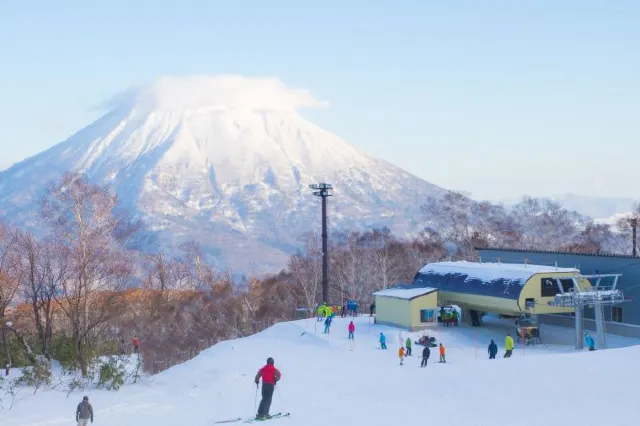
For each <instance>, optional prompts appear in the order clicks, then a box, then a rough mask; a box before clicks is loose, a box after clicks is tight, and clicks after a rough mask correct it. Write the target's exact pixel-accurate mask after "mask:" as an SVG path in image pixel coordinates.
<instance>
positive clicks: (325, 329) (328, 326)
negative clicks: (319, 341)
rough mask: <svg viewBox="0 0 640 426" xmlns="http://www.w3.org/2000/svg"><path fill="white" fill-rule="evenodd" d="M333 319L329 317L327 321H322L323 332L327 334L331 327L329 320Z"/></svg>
mask: <svg viewBox="0 0 640 426" xmlns="http://www.w3.org/2000/svg"><path fill="white" fill-rule="evenodd" d="M332 319H333V316H331V315H329V316H328V317H327V319H325V320H324V332H325V334H326V333H329V328H330V327H331V320H332Z"/></svg>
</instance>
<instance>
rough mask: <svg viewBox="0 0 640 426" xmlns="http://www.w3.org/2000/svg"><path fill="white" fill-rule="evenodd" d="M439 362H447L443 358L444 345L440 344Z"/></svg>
mask: <svg viewBox="0 0 640 426" xmlns="http://www.w3.org/2000/svg"><path fill="white" fill-rule="evenodd" d="M440 362H447V360H446V359H445V356H444V345H443V344H442V343H440Z"/></svg>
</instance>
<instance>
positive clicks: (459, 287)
mask: <svg viewBox="0 0 640 426" xmlns="http://www.w3.org/2000/svg"><path fill="white" fill-rule="evenodd" d="M413 285H414V287H432V288H437V289H438V290H440V291H448V292H451V293H463V294H473V295H477V296H492V297H500V298H503V299H511V300H517V299H518V298H519V297H520V291H521V290H522V286H523V285H524V283H523V282H522V280H520V279H510V278H498V279H492V280H490V281H488V280H482V279H480V278H477V277H474V276H471V275H468V274H465V273H447V274H440V273H437V272H418V273H417V274H416V276H415V278H414V280H413Z"/></svg>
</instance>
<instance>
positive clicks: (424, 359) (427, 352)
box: [420, 345, 431, 367]
mask: <svg viewBox="0 0 640 426" xmlns="http://www.w3.org/2000/svg"><path fill="white" fill-rule="evenodd" d="M429 355H431V349H429V345H426V346H425V347H424V349H423V350H422V362H421V363H420V367H426V366H427V360H428V359H429Z"/></svg>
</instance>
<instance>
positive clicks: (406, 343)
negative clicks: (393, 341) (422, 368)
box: [405, 337, 411, 356]
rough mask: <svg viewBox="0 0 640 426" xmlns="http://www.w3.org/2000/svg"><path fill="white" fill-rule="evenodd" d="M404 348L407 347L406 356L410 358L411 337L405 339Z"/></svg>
mask: <svg viewBox="0 0 640 426" xmlns="http://www.w3.org/2000/svg"><path fill="white" fill-rule="evenodd" d="M405 346H406V347H407V356H411V337H407V341H406V342H405Z"/></svg>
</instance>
